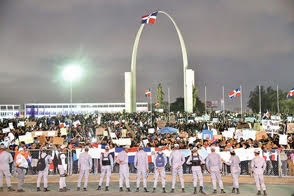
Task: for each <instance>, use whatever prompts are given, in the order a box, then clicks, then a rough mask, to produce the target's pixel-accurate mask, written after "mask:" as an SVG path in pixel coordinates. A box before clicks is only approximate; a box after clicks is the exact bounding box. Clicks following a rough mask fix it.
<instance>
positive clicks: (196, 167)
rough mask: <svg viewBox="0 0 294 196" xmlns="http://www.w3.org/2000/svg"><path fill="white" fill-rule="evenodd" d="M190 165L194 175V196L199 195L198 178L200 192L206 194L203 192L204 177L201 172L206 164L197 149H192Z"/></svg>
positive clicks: (188, 161) (188, 162)
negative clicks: (202, 166)
mask: <svg viewBox="0 0 294 196" xmlns="http://www.w3.org/2000/svg"><path fill="white" fill-rule="evenodd" d="M187 164H188V165H192V175H193V186H194V194H196V193H197V178H198V179H199V185H200V190H199V192H200V193H202V194H206V193H205V192H204V191H203V175H202V170H201V165H202V164H205V162H204V160H203V159H202V157H201V156H200V155H199V154H198V150H197V147H194V148H193V149H192V154H191V155H190V156H189V158H188V160H187Z"/></svg>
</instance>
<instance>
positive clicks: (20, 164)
mask: <svg viewBox="0 0 294 196" xmlns="http://www.w3.org/2000/svg"><path fill="white" fill-rule="evenodd" d="M18 151H19V152H18V154H17V156H16V160H15V166H16V172H17V174H18V175H17V179H18V184H17V192H24V190H23V188H22V185H23V183H24V178H25V176H24V171H25V170H26V169H27V168H28V162H27V160H26V158H25V157H24V149H23V148H22V147H20V148H19V149H18Z"/></svg>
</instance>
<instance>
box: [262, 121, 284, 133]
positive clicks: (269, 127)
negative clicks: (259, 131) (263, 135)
mask: <svg viewBox="0 0 294 196" xmlns="http://www.w3.org/2000/svg"><path fill="white" fill-rule="evenodd" d="M261 122H262V128H263V129H264V130H265V131H266V132H268V133H272V134H277V133H278V131H279V129H280V126H279V123H280V122H279V121H277V120H262V121H261Z"/></svg>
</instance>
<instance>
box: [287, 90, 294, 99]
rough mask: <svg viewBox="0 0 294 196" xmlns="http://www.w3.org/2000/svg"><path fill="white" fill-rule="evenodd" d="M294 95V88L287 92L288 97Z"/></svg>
mask: <svg viewBox="0 0 294 196" xmlns="http://www.w3.org/2000/svg"><path fill="white" fill-rule="evenodd" d="M292 96H294V88H292V89H291V90H290V91H289V92H288V94H287V98H290V97H292Z"/></svg>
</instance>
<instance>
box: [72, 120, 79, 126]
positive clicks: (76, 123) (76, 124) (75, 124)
mask: <svg viewBox="0 0 294 196" xmlns="http://www.w3.org/2000/svg"><path fill="white" fill-rule="evenodd" d="M80 124H81V123H80V121H79V120H77V121H75V122H73V126H74V127H78V126H79V125H80Z"/></svg>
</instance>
